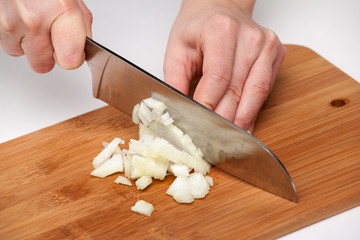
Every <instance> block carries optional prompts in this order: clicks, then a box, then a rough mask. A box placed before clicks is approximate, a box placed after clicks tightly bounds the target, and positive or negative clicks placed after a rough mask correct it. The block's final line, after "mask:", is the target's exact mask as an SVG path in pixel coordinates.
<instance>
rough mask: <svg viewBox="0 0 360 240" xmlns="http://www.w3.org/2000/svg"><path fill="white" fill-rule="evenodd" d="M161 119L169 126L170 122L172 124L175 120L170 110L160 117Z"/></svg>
mask: <svg viewBox="0 0 360 240" xmlns="http://www.w3.org/2000/svg"><path fill="white" fill-rule="evenodd" d="M160 121H161V123H162V124H164V125H165V126H169V125H170V124H172V123H173V122H174V119H173V118H172V117H170V114H169V113H168V112H166V113H164V114H163V115H162V116H161V117H160Z"/></svg>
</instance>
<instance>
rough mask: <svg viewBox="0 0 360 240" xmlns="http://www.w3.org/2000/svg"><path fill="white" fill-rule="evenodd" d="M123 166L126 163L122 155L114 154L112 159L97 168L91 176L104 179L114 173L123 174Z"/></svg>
mask: <svg viewBox="0 0 360 240" xmlns="http://www.w3.org/2000/svg"><path fill="white" fill-rule="evenodd" d="M123 165H124V163H123V157H122V155H121V153H118V154H114V155H113V156H112V157H111V158H110V159H108V160H106V161H105V162H103V163H102V164H101V165H100V166H98V167H97V168H95V169H94V170H93V171H92V172H91V173H90V174H91V175H93V176H95V177H100V178H104V177H107V176H109V175H111V174H113V173H116V172H122V171H123V170H124V167H123Z"/></svg>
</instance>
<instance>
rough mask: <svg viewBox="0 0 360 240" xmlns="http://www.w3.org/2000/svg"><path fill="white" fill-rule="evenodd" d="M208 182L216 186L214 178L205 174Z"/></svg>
mask: <svg viewBox="0 0 360 240" xmlns="http://www.w3.org/2000/svg"><path fill="white" fill-rule="evenodd" d="M205 180H206V182H207V183H208V184H209V186H210V187H212V186H214V180H213V178H212V177H210V176H205Z"/></svg>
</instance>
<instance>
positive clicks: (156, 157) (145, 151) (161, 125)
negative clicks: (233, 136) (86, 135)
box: [91, 98, 213, 216]
mask: <svg viewBox="0 0 360 240" xmlns="http://www.w3.org/2000/svg"><path fill="white" fill-rule="evenodd" d="M166 109H167V106H166V105H165V104H164V103H163V102H161V101H158V100H156V99H154V98H148V99H145V100H143V101H142V102H141V103H139V104H137V105H136V106H135V107H134V109H133V113H132V119H133V122H134V123H136V124H138V125H139V140H135V139H131V140H130V142H129V149H128V150H126V149H122V150H121V149H120V147H119V144H124V143H125V141H123V140H121V139H120V138H114V139H113V140H112V141H111V142H110V143H107V142H103V146H104V149H103V150H102V151H101V153H100V154H99V155H98V156H97V157H95V158H94V160H93V166H94V167H95V170H94V171H92V172H91V175H93V176H97V177H106V176H108V175H110V174H113V173H115V172H122V171H124V175H125V177H123V176H118V177H117V178H116V180H115V183H120V184H125V185H130V186H131V185H132V184H131V181H130V180H129V179H128V178H131V179H133V180H136V182H135V184H136V187H137V189H140V190H143V189H145V188H146V187H147V186H149V185H150V184H151V183H152V178H154V179H159V180H163V179H164V178H165V177H166V176H167V175H169V174H173V175H174V176H176V178H175V180H174V181H173V183H172V184H171V185H170V187H169V188H168V190H167V191H166V193H167V194H168V195H170V196H172V197H173V198H174V199H175V200H176V201H177V202H178V203H191V202H193V201H194V199H197V198H204V197H205V196H206V195H207V194H208V193H209V189H210V186H213V179H212V178H211V177H210V176H205V175H206V174H207V173H209V171H210V168H211V164H210V163H208V162H207V161H205V160H204V158H203V157H204V156H203V154H202V152H201V150H200V149H199V148H197V147H196V146H195V144H194V143H193V141H192V139H191V137H190V136H189V135H188V134H186V133H185V134H184V133H183V132H182V130H180V129H179V128H178V127H176V126H175V125H174V124H173V123H174V119H173V118H172V117H171V116H170V114H169V113H168V112H165V110H166ZM192 170H194V172H193V173H191V174H190V172H191V171H192ZM126 177H127V178H126ZM131 210H132V211H134V212H137V213H140V214H144V215H147V216H151V214H152V211H153V210H154V207H153V206H152V205H151V204H150V203H147V202H145V201H143V200H139V201H138V202H136V204H135V206H133V207H132V208H131Z"/></svg>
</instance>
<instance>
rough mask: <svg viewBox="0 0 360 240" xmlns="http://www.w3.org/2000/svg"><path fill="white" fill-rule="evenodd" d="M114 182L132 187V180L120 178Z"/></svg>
mask: <svg viewBox="0 0 360 240" xmlns="http://www.w3.org/2000/svg"><path fill="white" fill-rule="evenodd" d="M114 182H115V183H117V184H119V183H120V184H124V185H128V186H132V183H131V182H130V180H129V179H127V178H126V177H123V176H118V177H117V178H116V179H115V181H114Z"/></svg>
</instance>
